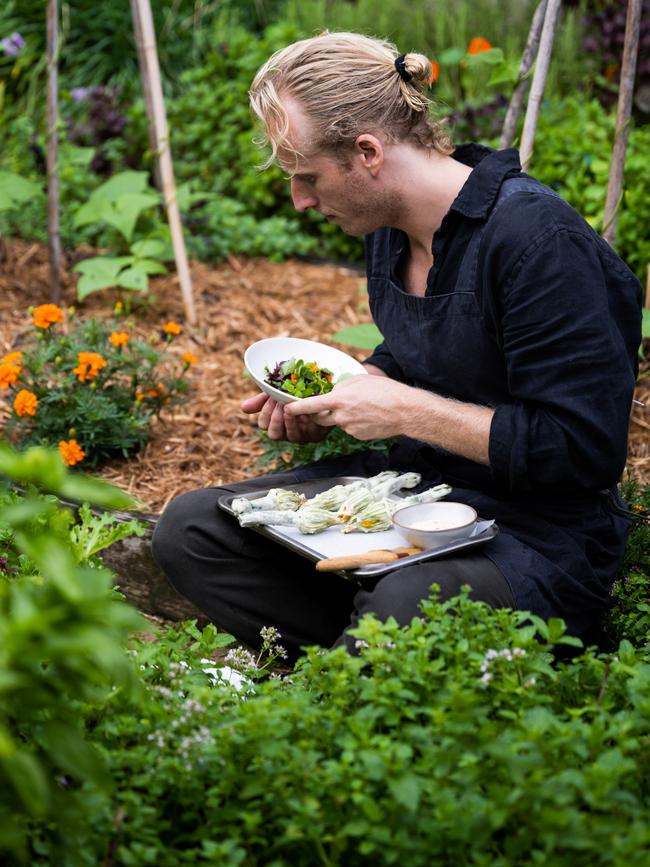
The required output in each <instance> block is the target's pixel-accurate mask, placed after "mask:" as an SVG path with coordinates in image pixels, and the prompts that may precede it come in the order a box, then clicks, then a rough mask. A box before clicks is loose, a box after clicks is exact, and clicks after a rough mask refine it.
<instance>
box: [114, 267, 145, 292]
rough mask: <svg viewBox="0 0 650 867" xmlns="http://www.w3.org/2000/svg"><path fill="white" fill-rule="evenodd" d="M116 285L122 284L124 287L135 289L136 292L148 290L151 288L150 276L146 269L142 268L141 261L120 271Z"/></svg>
mask: <svg viewBox="0 0 650 867" xmlns="http://www.w3.org/2000/svg"><path fill="white" fill-rule="evenodd" d="M116 285H117V286H122V287H123V288H124V289H133V290H135V291H136V292H146V291H147V289H148V288H149V278H148V277H147V272H146V270H145V269H144V268H141V267H140V265H139V263H136V264H134V265H133V266H132V267H131V268H126V269H125V270H124V271H122V272H121V273H120V275H119V277H118V278H117V284H116Z"/></svg>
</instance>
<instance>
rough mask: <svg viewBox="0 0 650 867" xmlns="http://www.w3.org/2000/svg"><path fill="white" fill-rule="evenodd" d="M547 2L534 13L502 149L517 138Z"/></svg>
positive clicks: (502, 139)
mask: <svg viewBox="0 0 650 867" xmlns="http://www.w3.org/2000/svg"><path fill="white" fill-rule="evenodd" d="M546 2H547V0H540V3H539V5H538V7H537V9H535V14H534V15H533V20H532V22H531V25H530V31H529V32H528V39H527V41H526V47H525V48H524V53H523V54H522V56H521V64H520V65H519V73H518V74H517V84H516V86H515V89H514V91H513V92H512V97H511V99H510V105H509V106H508V111H507V112H506V117H505V120H504V121H503V130H502V132H501V139H500V141H499V149H500V150H503V148H509V147H512V143H513V141H514V138H515V130H516V129H517V122H518V120H519V115H520V114H521V106H522V105H523V102H524V93H525V92H526V88H527V87H528V77H527V76H528V73H529V72H530V67H531V66H532V65H533V60H534V59H535V52H536V51H537V47H538V45H539V37H540V34H541V32H542V25H543V23H544V15H545V13H546Z"/></svg>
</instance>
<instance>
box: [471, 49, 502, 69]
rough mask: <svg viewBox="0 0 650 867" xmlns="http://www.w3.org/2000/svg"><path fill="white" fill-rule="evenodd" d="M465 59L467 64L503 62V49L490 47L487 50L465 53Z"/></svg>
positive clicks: (478, 64) (477, 64) (479, 64)
mask: <svg viewBox="0 0 650 867" xmlns="http://www.w3.org/2000/svg"><path fill="white" fill-rule="evenodd" d="M465 60H466V61H467V65H468V66H481V65H482V64H484V63H487V64H490V65H492V64H497V63H503V51H502V50H501V49H500V48H490V49H489V50H488V51H479V53H478V54H467V55H466V56H465Z"/></svg>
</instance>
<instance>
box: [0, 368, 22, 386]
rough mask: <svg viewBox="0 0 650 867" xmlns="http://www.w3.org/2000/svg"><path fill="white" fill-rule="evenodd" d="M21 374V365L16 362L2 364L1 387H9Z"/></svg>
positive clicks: (0, 373) (0, 371) (0, 369)
mask: <svg viewBox="0 0 650 867" xmlns="http://www.w3.org/2000/svg"><path fill="white" fill-rule="evenodd" d="M19 376H20V367H18V365H16V364H0V388H9V386H10V385H13V384H14V382H16V380H17V379H18V377H19Z"/></svg>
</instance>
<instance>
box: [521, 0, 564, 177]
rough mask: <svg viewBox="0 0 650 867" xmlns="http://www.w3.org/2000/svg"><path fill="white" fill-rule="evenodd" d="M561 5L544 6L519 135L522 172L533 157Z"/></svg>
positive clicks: (559, 1)
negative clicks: (531, 79) (533, 71)
mask: <svg viewBox="0 0 650 867" xmlns="http://www.w3.org/2000/svg"><path fill="white" fill-rule="evenodd" d="M561 4H562V0H548V2H547V4H546V12H545V14H544V26H543V28H542V35H541V37H540V41H539V51H538V52H537V60H536V61H535V73H534V75H533V83H532V84H531V86H530V95H529V97H528V106H527V108H526V117H525V118H524V128H523V130H522V133H521V144H520V146H519V152H520V157H521V168H522V170H523V171H527V170H528V166H529V164H530V160H531V157H532V155H533V143H534V141H535V133H536V132H537V118H538V117H539V108H540V105H541V102H542V97H543V95H544V85H545V84H546V76H547V75H548V67H549V63H550V62H551V51H552V50H553V39H554V37H555V25H556V23H557V15H558V12H559V11H560V6H561Z"/></svg>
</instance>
